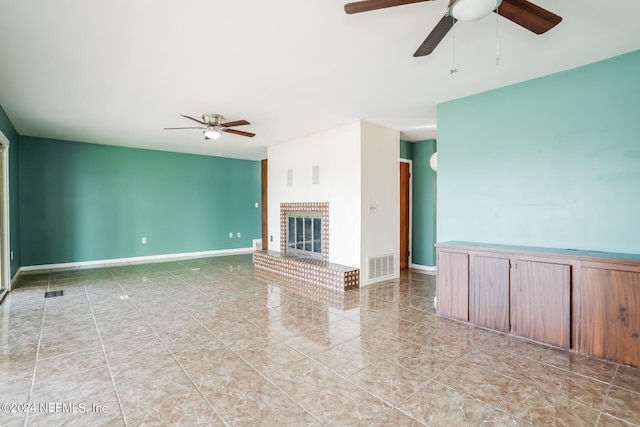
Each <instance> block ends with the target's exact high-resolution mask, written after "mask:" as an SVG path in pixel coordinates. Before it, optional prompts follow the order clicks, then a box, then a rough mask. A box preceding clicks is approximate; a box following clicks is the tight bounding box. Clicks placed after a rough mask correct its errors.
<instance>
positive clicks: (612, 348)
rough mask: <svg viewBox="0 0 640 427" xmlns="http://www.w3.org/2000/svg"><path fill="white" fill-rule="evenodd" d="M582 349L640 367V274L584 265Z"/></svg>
mask: <svg viewBox="0 0 640 427" xmlns="http://www.w3.org/2000/svg"><path fill="white" fill-rule="evenodd" d="M580 276H581V280H580V313H581V316H580V328H579V329H580V348H579V351H580V352H582V353H586V354H589V355H593V356H596V357H602V358H605V359H609V360H612V361H614V362H617V363H624V364H625V365H632V366H640V312H639V311H638V310H639V309H640V273H636V272H632V271H617V270H606V269H599V268H583V269H582V270H581V274H580Z"/></svg>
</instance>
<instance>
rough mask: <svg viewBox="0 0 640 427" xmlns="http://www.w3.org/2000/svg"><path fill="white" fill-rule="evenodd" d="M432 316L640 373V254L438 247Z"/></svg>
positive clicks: (474, 245)
mask: <svg viewBox="0 0 640 427" xmlns="http://www.w3.org/2000/svg"><path fill="white" fill-rule="evenodd" d="M436 249H437V282H436V283H437V286H436V292H437V312H438V315H440V316H443V317H450V318H453V319H458V320H463V321H468V322H469V323H471V324H474V325H478V326H482V327H486V328H489V329H493V330H497V331H501V332H506V333H511V334H514V335H518V336H521V337H525V338H529V339H532V340H535V341H538V342H542V343H545V344H549V345H553V346H556V347H561V348H565V349H570V350H573V351H577V352H580V353H584V354H587V355H590V356H596V357H601V358H605V359H608V360H611V361H614V362H617V363H623V364H627V365H631V366H640V255H630V254H612V253H604V252H589V251H576V250H559V249H547V248H529V247H521V246H504V245H486V244H478V243H469V242H446V243H438V244H437V245H436Z"/></svg>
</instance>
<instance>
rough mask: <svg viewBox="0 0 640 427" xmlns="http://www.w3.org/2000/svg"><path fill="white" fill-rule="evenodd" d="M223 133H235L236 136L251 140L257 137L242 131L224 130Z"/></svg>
mask: <svg viewBox="0 0 640 427" xmlns="http://www.w3.org/2000/svg"><path fill="white" fill-rule="evenodd" d="M223 132H228V133H234V134H236V135H242V136H248V137H249V138H253V137H254V136H256V134H255V133H251V132H243V131H241V130H235V129H224V130H223Z"/></svg>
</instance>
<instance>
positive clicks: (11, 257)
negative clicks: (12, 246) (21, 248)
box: [11, 251, 13, 261]
mask: <svg viewBox="0 0 640 427" xmlns="http://www.w3.org/2000/svg"><path fill="white" fill-rule="evenodd" d="M11 261H13V251H11Z"/></svg>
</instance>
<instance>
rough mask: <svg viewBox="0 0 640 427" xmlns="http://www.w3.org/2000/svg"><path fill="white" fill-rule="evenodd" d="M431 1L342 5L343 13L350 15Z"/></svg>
mask: <svg viewBox="0 0 640 427" xmlns="http://www.w3.org/2000/svg"><path fill="white" fill-rule="evenodd" d="M423 1H431V0H363V1H356V2H353V3H347V4H345V5H344V11H345V12H347V13H349V14H351V13H360V12H368V11H370V10H377V9H384V8H385V7H393V6H401V5H404V4H411V3H421V2H423Z"/></svg>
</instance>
